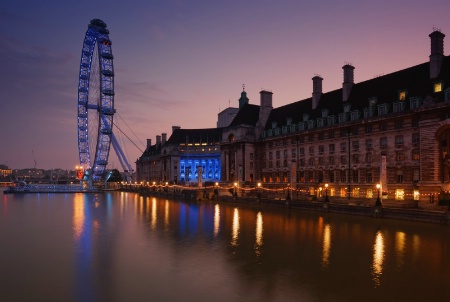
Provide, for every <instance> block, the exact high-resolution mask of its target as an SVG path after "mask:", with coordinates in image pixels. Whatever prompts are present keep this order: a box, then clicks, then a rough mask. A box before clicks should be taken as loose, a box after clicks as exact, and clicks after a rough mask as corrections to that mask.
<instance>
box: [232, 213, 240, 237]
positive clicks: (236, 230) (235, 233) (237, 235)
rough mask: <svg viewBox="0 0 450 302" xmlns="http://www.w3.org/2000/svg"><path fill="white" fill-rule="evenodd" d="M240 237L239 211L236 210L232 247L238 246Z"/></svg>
mask: <svg viewBox="0 0 450 302" xmlns="http://www.w3.org/2000/svg"><path fill="white" fill-rule="evenodd" d="M238 237H239V210H238V208H234V211H233V228H232V233H231V246H237V245H238V243H237V241H238Z"/></svg>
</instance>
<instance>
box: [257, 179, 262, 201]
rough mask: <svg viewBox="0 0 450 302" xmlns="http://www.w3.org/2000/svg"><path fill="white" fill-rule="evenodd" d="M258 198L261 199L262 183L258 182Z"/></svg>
mask: <svg viewBox="0 0 450 302" xmlns="http://www.w3.org/2000/svg"><path fill="white" fill-rule="evenodd" d="M257 198H258V200H261V183H260V182H258V194H257Z"/></svg>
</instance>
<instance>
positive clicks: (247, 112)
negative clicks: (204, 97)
mask: <svg viewBox="0 0 450 302" xmlns="http://www.w3.org/2000/svg"><path fill="white" fill-rule="evenodd" d="M258 118H259V106H258V105H252V104H248V103H247V104H245V105H244V106H242V108H241V109H240V110H239V112H238V113H237V114H236V116H235V117H234V119H233V121H232V122H231V124H230V126H229V127H235V126H238V125H249V126H256V123H257V122H258Z"/></svg>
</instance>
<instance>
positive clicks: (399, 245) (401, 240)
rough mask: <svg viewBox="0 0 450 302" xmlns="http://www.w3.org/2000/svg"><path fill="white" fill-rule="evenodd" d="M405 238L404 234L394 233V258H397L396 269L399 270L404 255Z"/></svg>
mask: <svg viewBox="0 0 450 302" xmlns="http://www.w3.org/2000/svg"><path fill="white" fill-rule="evenodd" d="M405 237H406V234H405V233H404V232H396V233H395V256H396V257H397V267H398V268H401V267H402V266H403V262H404V253H405V246H406V245H405V240H406V239H405Z"/></svg>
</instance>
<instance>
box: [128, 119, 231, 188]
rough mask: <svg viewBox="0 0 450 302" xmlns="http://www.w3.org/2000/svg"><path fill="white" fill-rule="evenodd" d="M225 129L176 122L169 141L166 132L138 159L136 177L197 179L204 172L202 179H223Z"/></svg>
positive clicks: (179, 181) (178, 180) (151, 180)
mask: <svg viewBox="0 0 450 302" xmlns="http://www.w3.org/2000/svg"><path fill="white" fill-rule="evenodd" d="M222 131H223V130H222V128H209V129H181V128H180V127H177V126H174V127H173V128H172V135H171V136H170V138H169V139H168V140H167V141H166V139H165V138H166V134H165V133H163V134H162V135H161V136H157V140H156V144H155V145H151V144H149V145H148V146H147V150H146V151H145V152H144V153H143V155H142V156H141V158H139V159H138V160H137V162H136V176H137V180H138V181H142V182H150V183H152V182H156V183H161V182H170V183H185V182H190V183H196V182H198V181H199V173H201V182H202V183H204V182H217V181H220V180H221V174H222V170H221V155H220V145H219V144H220V141H221V137H222ZM160 138H162V140H160Z"/></svg>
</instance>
